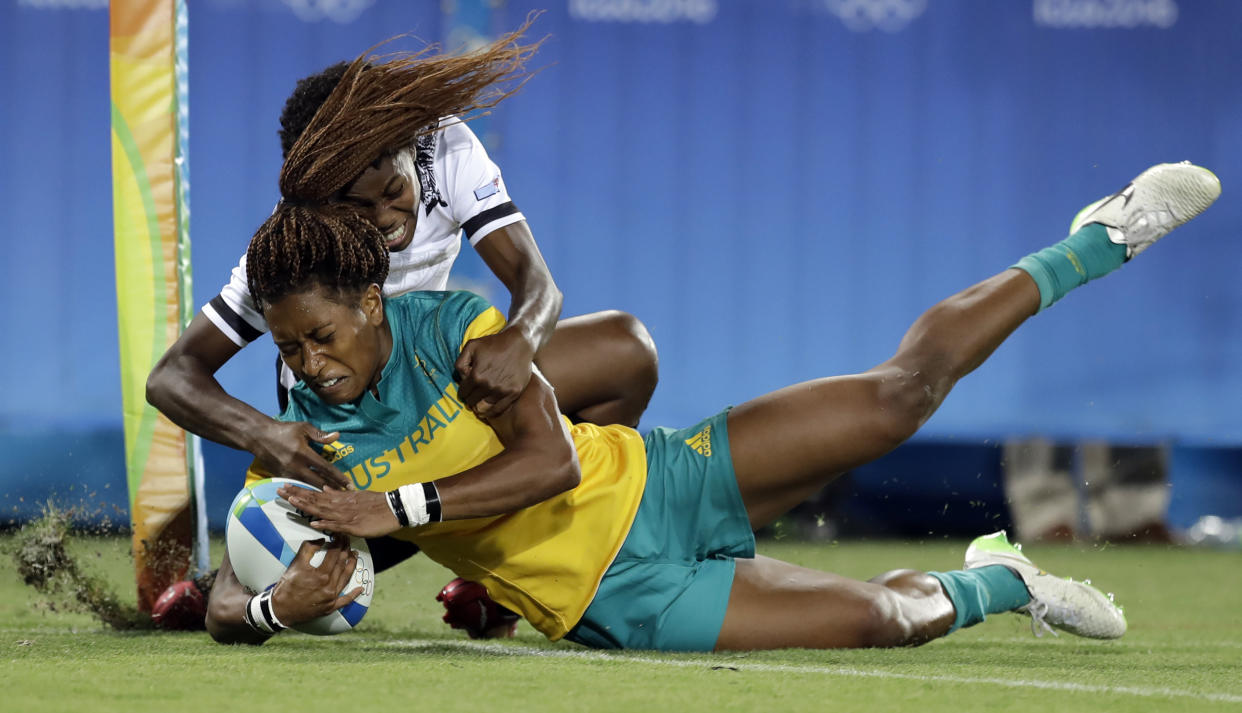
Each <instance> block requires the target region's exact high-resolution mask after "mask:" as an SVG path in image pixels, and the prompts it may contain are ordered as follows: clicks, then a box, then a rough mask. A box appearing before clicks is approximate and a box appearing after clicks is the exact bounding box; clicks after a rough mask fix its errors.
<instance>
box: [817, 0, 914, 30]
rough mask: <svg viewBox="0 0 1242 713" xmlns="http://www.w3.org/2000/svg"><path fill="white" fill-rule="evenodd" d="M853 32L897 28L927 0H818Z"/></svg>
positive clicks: (901, 28)
mask: <svg viewBox="0 0 1242 713" xmlns="http://www.w3.org/2000/svg"><path fill="white" fill-rule="evenodd" d="M819 2H820V4H821V5H822V6H823V8H824V9H825V10H827V11H828V12H830V13H832V14H833V15H836V16H837V18H838V19H840V20H841V22H842V23H843V24H844V25H845V26H846V27H847V28H849V29H850V30H852V31H854V32H870V31H871V30H881V31H883V32H900V31H901V30H904V29H905V28H906V26H907V25H909V24H910V23H911V22H913V21H914V20H916V19H918V17H919V16H920V15H922V14H923V13H924V12H925V11H926V10H927V0H819Z"/></svg>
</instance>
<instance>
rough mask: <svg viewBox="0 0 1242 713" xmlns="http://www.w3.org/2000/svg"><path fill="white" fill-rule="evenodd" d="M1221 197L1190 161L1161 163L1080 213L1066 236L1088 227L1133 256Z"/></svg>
mask: <svg viewBox="0 0 1242 713" xmlns="http://www.w3.org/2000/svg"><path fill="white" fill-rule="evenodd" d="M1218 197H1220V179H1219V178H1217V177H1216V174H1214V173H1212V172H1211V171H1209V170H1207V169H1206V168H1203V167H1202V166H1195V165H1194V164H1192V163H1190V162H1189V161H1182V162H1181V163H1161V164H1157V165H1155V166H1152V167H1151V168H1149V169H1147V170H1146V171H1143V172H1142V173H1140V174H1139V175H1138V178H1135V179H1134V180H1133V181H1130V183H1129V184H1127V185H1126V187H1125V188H1122V189H1121V190H1120V191H1117V192H1116V193H1114V194H1112V195H1111V196H1107V197H1105V198H1101V199H1100V200H1098V201H1096V202H1094V203H1092V204H1091V205H1089V206H1087V207H1086V208H1083V209H1082V210H1081V211H1079V212H1078V215H1076V216H1074V220H1073V222H1072V223H1070V235H1073V234H1074V233H1076V232H1078V229H1079V228H1081V227H1082V226H1084V225H1089V224H1091V223H1099V224H1100V225H1103V226H1104V227H1105V228H1107V229H1108V239H1109V240H1111V241H1112V242H1114V243H1116V244H1118V245H1125V246H1126V259H1127V260H1129V259H1130V258H1132V257H1134V256H1135V255H1138V254H1139V253H1141V252H1143V251H1144V250H1146V249H1147V248H1149V247H1151V245H1152V243H1154V242H1156V241H1157V240H1159V239H1160V238H1163V237H1164V236H1165V235H1168V233H1169V231H1170V230H1173V229H1174V228H1176V227H1177V226H1179V225H1181V224H1182V223H1185V222H1186V221H1188V220H1190V219H1191V218H1193V217H1195V216H1196V215H1199V214H1200V213H1202V212H1203V211H1204V210H1207V207H1208V206H1210V205H1212V203H1213V202H1215V201H1216V199H1217V198H1218Z"/></svg>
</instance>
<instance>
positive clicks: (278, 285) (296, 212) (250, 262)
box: [246, 203, 388, 312]
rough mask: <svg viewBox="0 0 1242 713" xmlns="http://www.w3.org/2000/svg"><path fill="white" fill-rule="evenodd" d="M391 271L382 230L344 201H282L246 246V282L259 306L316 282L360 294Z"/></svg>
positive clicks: (342, 292) (341, 291)
mask: <svg viewBox="0 0 1242 713" xmlns="http://www.w3.org/2000/svg"><path fill="white" fill-rule="evenodd" d="M387 277H388V249H387V248H386V247H385V246H384V236H383V235H381V234H380V232H379V230H378V229H377V228H376V227H375V226H374V225H372V224H371V222H370V221H368V220H367V219H365V218H363V217H362V216H361V215H359V214H358V213H357V211H355V210H354V209H352V208H350V207H349V206H346V205H339V204H336V205H322V206H313V207H312V206H301V205H292V204H289V203H282V204H280V205H279V206H278V207H277V208H276V212H274V213H272V215H271V217H269V218H268V219H267V220H266V221H264V222H263V225H262V226H260V227H259V230H258V231H257V232H256V233H255V234H254V237H253V238H251V240H250V247H249V248H247V249H246V282H247V283H248V286H249V287H250V294H251V296H252V297H253V298H254V301H255V304H256V305H257V307H258V309H259V311H260V312H262V311H263V309H264V305H265V304H268V305H270V304H273V303H275V302H276V301H278V300H280V299H282V298H284V297H288V296H289V295H292V294H297V293H301V292H305V291H307V290H309V289H311V288H312V287H315V286H319V287H322V288H324V289H327V290H329V291H332V292H334V293H335V294H336V295H338V296H343V295H347V294H348V295H354V296H358V295H361V294H362V292H363V291H364V290H365V289H366V288H367V286H369V285H372V284H375V285H380V286H382V285H383V284H384V279H385V278H387Z"/></svg>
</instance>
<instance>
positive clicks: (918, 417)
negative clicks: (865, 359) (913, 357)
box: [875, 366, 944, 448]
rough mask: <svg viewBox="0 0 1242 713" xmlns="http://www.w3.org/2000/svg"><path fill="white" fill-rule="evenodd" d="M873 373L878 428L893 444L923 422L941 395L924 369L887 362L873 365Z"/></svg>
mask: <svg viewBox="0 0 1242 713" xmlns="http://www.w3.org/2000/svg"><path fill="white" fill-rule="evenodd" d="M875 377H876V381H875V384H876V386H875V402H876V409H875V415H876V417H877V418H878V419H879V421H880V425H879V427H878V430H879V431H880V432H881V434H882V437H883V438H885V439H886V440H887V441H888V442H889V443H890V446H891V447H892V448H896V447H897V446H898V445H900V444H901V443H903V442H904V441H906V440H907V439H908V438H910V437H911V436H913V435H914V434H915V432H916V431H918V430H919V428H921V427H922V426H923V424H924V423H925V422H926V421H927V419H928V418H930V417H931V415H932V414H933V413H935V411H936V407H937V406H939V405H940V402H941V401H942V400H943V398H944V397H943V394H941V393H940V391H941V389H940V388H939V387H938V385H937V384H936V383H935V382H934V381H933V380H932V379H930V378H928V376H927V375H926V373H925V372H921V371H918V370H911V369H906V368H902V367H897V366H888V367H883V368H880V369H877V370H876V373H875Z"/></svg>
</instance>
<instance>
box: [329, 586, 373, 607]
mask: <svg viewBox="0 0 1242 713" xmlns="http://www.w3.org/2000/svg"><path fill="white" fill-rule="evenodd" d="M364 591H365V588H364V587H354V588H353V589H351V590H349V591H348V592H345V593H344V594H342V595H341V596H339V597H337V598H336V603H335V604H334V606H333V610H334V611H335V610H336V609H340V608H341V607H344V606H347V605H348V604H349V603H350V602H352V601H354V600H355V599H357V598H358V597H361V596H362V593H363V592H364Z"/></svg>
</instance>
